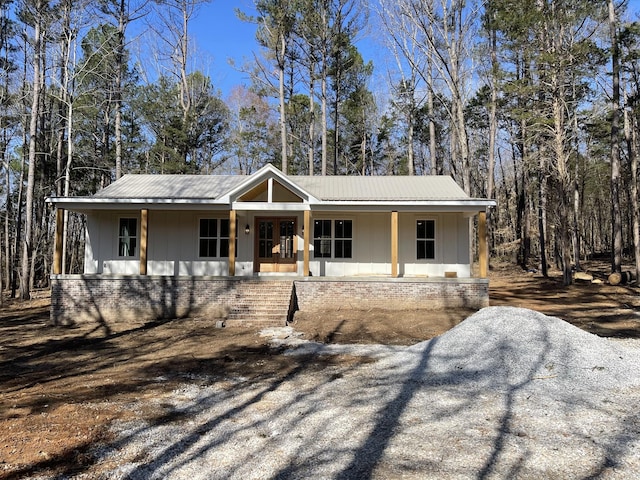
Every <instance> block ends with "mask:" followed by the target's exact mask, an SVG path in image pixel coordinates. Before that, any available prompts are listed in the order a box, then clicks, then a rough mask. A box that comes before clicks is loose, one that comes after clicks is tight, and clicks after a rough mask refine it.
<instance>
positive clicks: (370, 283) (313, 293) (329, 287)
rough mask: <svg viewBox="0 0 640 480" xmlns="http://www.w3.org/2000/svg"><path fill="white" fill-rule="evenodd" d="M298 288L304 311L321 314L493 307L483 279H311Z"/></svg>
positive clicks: (487, 284) (300, 306) (300, 283)
mask: <svg viewBox="0 0 640 480" xmlns="http://www.w3.org/2000/svg"><path fill="white" fill-rule="evenodd" d="M295 284H296V295H297V298H298V308H299V309H300V310H321V309H326V308H327V307H328V306H331V307H333V308H338V307H341V306H344V307H348V308H358V309H368V308H381V309H387V310H402V309H407V308H411V309H426V310H436V309H442V308H460V307H462V308H472V309H480V308H483V307H488V306H489V281H488V280H486V279H479V278H456V279H449V278H427V279H412V278H385V279H376V278H366V279H353V278H349V279H337V278H313V277H308V278H304V279H300V280H297V281H296V282H295Z"/></svg>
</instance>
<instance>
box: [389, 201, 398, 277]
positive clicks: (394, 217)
mask: <svg viewBox="0 0 640 480" xmlns="http://www.w3.org/2000/svg"><path fill="white" fill-rule="evenodd" d="M391 276H392V277H393V278H396V277H397V276H398V212H397V211H393V212H391Z"/></svg>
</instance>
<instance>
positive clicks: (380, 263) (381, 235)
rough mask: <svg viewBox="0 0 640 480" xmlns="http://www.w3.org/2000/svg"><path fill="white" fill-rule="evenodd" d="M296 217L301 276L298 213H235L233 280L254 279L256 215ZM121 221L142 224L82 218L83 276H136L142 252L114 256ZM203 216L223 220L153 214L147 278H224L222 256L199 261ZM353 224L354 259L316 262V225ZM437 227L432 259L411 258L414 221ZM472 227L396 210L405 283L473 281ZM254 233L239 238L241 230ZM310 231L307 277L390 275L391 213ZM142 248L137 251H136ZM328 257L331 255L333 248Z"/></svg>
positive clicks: (218, 214)
mask: <svg viewBox="0 0 640 480" xmlns="http://www.w3.org/2000/svg"><path fill="white" fill-rule="evenodd" d="M268 215H273V216H288V217H296V218H297V230H298V231H297V233H298V241H297V246H298V271H297V274H298V275H302V274H303V248H304V241H303V237H302V224H303V213H302V212H259V213H254V212H245V211H238V234H237V239H238V248H237V252H236V275H237V276H250V275H253V253H254V252H253V249H254V244H253V243H254V235H255V232H254V231H253V230H254V225H255V221H254V220H255V217H256V216H261V217H264V216H268ZM122 217H134V218H137V219H138V221H139V220H140V213H139V212H138V211H117V212H114V211H94V212H91V213H89V214H88V215H87V228H86V248H85V270H84V273H85V274H113V275H135V274H138V273H139V251H137V252H136V255H135V256H134V257H132V258H119V257H118V223H119V219H120V218H122ZM200 218H228V212H226V211H171V210H166V211H163V210H150V211H149V230H148V232H149V233H148V251H147V262H148V271H147V274H148V275H164V276H226V275H227V274H228V271H229V262H228V259H227V258H212V259H201V258H198V236H199V232H198V222H199V219H200ZM319 219H327V220H340V219H343V220H351V221H352V222H353V258H351V259H340V258H338V259H336V258H314V255H313V222H314V220H319ZM424 219H433V220H435V222H436V258H435V259H434V260H416V222H417V220H424ZM469 221H470V219H469V218H468V217H467V216H465V215H463V214H462V213H415V212H400V213H399V215H398V225H399V235H398V261H399V268H398V272H399V274H400V276H407V277H413V276H415V277H443V276H445V272H455V274H456V276H458V277H460V278H464V277H470V276H471V271H470V265H469V237H468V233H469ZM246 224H248V225H250V227H251V234H250V235H246V234H245V233H244V229H245V225H246ZM310 228H311V230H312V231H311V232H310V239H311V240H310V241H311V245H310V262H309V269H310V272H311V275H312V276H326V277H345V276H375V275H390V274H391V233H390V228H391V213H390V212H374V213H363V212H360V213H348V212H313V213H312V218H311V225H310ZM138 248H139V245H138ZM332 252H335V249H333V248H332Z"/></svg>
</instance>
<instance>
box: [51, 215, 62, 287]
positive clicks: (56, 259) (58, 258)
mask: <svg viewBox="0 0 640 480" xmlns="http://www.w3.org/2000/svg"><path fill="white" fill-rule="evenodd" d="M63 232H64V209H63V208H56V238H55V246H54V250H53V273H54V275H60V274H61V273H62V244H63V238H62V235H63Z"/></svg>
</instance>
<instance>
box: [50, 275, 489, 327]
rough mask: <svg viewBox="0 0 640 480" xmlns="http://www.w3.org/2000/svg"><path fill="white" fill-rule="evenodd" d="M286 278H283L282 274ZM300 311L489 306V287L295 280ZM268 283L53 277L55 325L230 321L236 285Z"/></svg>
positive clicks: (443, 281)
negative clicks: (185, 319)
mask: <svg viewBox="0 0 640 480" xmlns="http://www.w3.org/2000/svg"><path fill="white" fill-rule="evenodd" d="M279 278H280V279H282V278H281V277H279ZM291 280H293V281H294V283H295V292H296V298H297V308H298V309H300V310H322V309H326V308H327V307H328V306H330V307H331V308H337V307H340V306H345V307H352V308H382V309H393V310H400V309H406V308H411V309H416V308H417V309H440V308H448V307H449V308H455V307H467V308H473V309H480V308H482V307H485V306H488V305H489V282H488V280H486V279H476V278H456V279H449V278H437V279H436V278H429V279H409V278H397V279H392V278H381V279H378V278H362V279H360V278H357V279H353V278H349V279H342V278H326V277H315V278H314V277H296V278H291ZM247 281H265V282H268V281H270V280H269V278H268V277H260V280H256V279H250V280H247V279H246V278H242V277H172V276H141V275H132V276H124V275H123V276H103V275H100V276H99V275H53V276H52V277H51V321H52V322H53V323H54V324H56V325H72V324H75V323H79V322H87V321H89V322H98V323H101V324H110V323H113V322H131V323H137V322H147V321H150V320H156V319H160V318H180V317H187V316H197V317H205V318H211V319H216V318H225V317H226V315H227V313H228V312H229V310H230V309H231V308H232V307H233V305H234V302H236V301H237V300H236V299H237V296H236V286H237V285H238V283H239V282H247Z"/></svg>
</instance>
